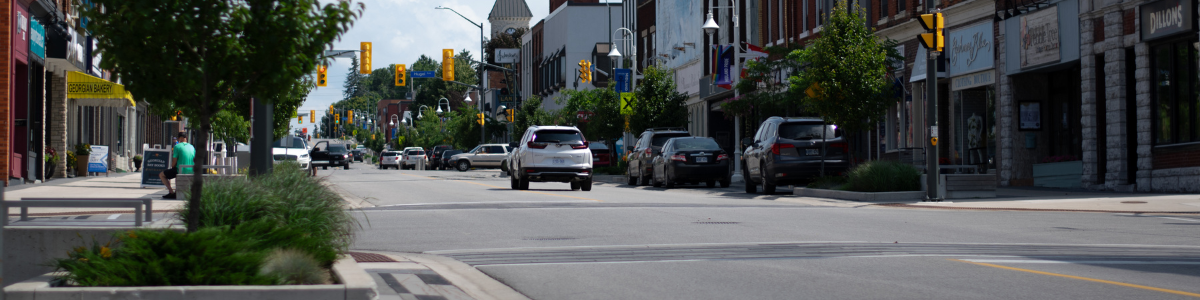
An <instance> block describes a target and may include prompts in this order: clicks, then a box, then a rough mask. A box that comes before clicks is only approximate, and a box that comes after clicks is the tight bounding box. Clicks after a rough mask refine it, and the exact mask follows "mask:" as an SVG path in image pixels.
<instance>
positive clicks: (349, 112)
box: [346, 110, 354, 124]
mask: <svg viewBox="0 0 1200 300" xmlns="http://www.w3.org/2000/svg"><path fill="white" fill-rule="evenodd" d="M346 121H347V122H346V124H354V111H353V110H347V111H346Z"/></svg>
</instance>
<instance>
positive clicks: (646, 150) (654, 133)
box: [626, 127, 692, 185]
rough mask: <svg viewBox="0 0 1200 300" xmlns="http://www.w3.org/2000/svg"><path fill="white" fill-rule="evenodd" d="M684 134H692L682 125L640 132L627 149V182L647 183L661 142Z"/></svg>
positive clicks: (660, 147) (633, 183) (659, 150)
mask: <svg viewBox="0 0 1200 300" xmlns="http://www.w3.org/2000/svg"><path fill="white" fill-rule="evenodd" d="M686 136H692V134H690V133H688V132H687V129H684V128H682V127H658V128H650V129H646V131H645V132H642V135H641V136H640V137H638V140H637V143H636V144H634V145H633V147H631V148H630V149H629V166H628V168H627V169H626V171H627V172H626V173H627V174H629V184H630V185H649V184H650V177H651V176H652V174H653V168H654V157H655V156H658V153H659V152H661V151H662V146H663V144H666V143H667V140H669V139H671V138H675V137H686ZM639 179H640V180H639Z"/></svg>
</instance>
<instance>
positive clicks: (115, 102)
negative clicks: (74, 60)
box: [67, 71, 137, 107]
mask: <svg viewBox="0 0 1200 300" xmlns="http://www.w3.org/2000/svg"><path fill="white" fill-rule="evenodd" d="M67 98H70V99H75V104H76V105H79V106H107V107H133V106H137V103H136V102H135V101H133V95H132V94H130V93H129V92H127V91H125V86H123V85H120V84H116V83H113V82H111V81H108V80H104V79H101V78H99V77H95V76H92V75H88V74H84V73H81V72H75V71H70V72H67Z"/></svg>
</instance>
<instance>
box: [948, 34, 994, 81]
mask: <svg viewBox="0 0 1200 300" xmlns="http://www.w3.org/2000/svg"><path fill="white" fill-rule="evenodd" d="M994 41H995V37H993V36H992V23H991V22H986V23H982V24H979V25H975V26H971V27H967V28H963V29H954V30H952V31H950V34H949V39H948V40H947V42H949V45H947V46H949V47H947V48H948V49H947V50H946V59H947V60H948V62H949V63H950V76H958V75H963V74H968V73H971V72H976V71H981V70H987V69H991V68H993V67H994V66H995V62H996V43H995V42H994Z"/></svg>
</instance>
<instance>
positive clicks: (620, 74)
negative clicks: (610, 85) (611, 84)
mask: <svg viewBox="0 0 1200 300" xmlns="http://www.w3.org/2000/svg"><path fill="white" fill-rule="evenodd" d="M613 74H614V75H613V79H615V80H616V81H617V92H618V93H628V92H629V88H630V86H631V84H630V83H629V79H630V78H632V77H633V76H630V75H632V74H633V70H630V69H617V70H616V72H614V73H613Z"/></svg>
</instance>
